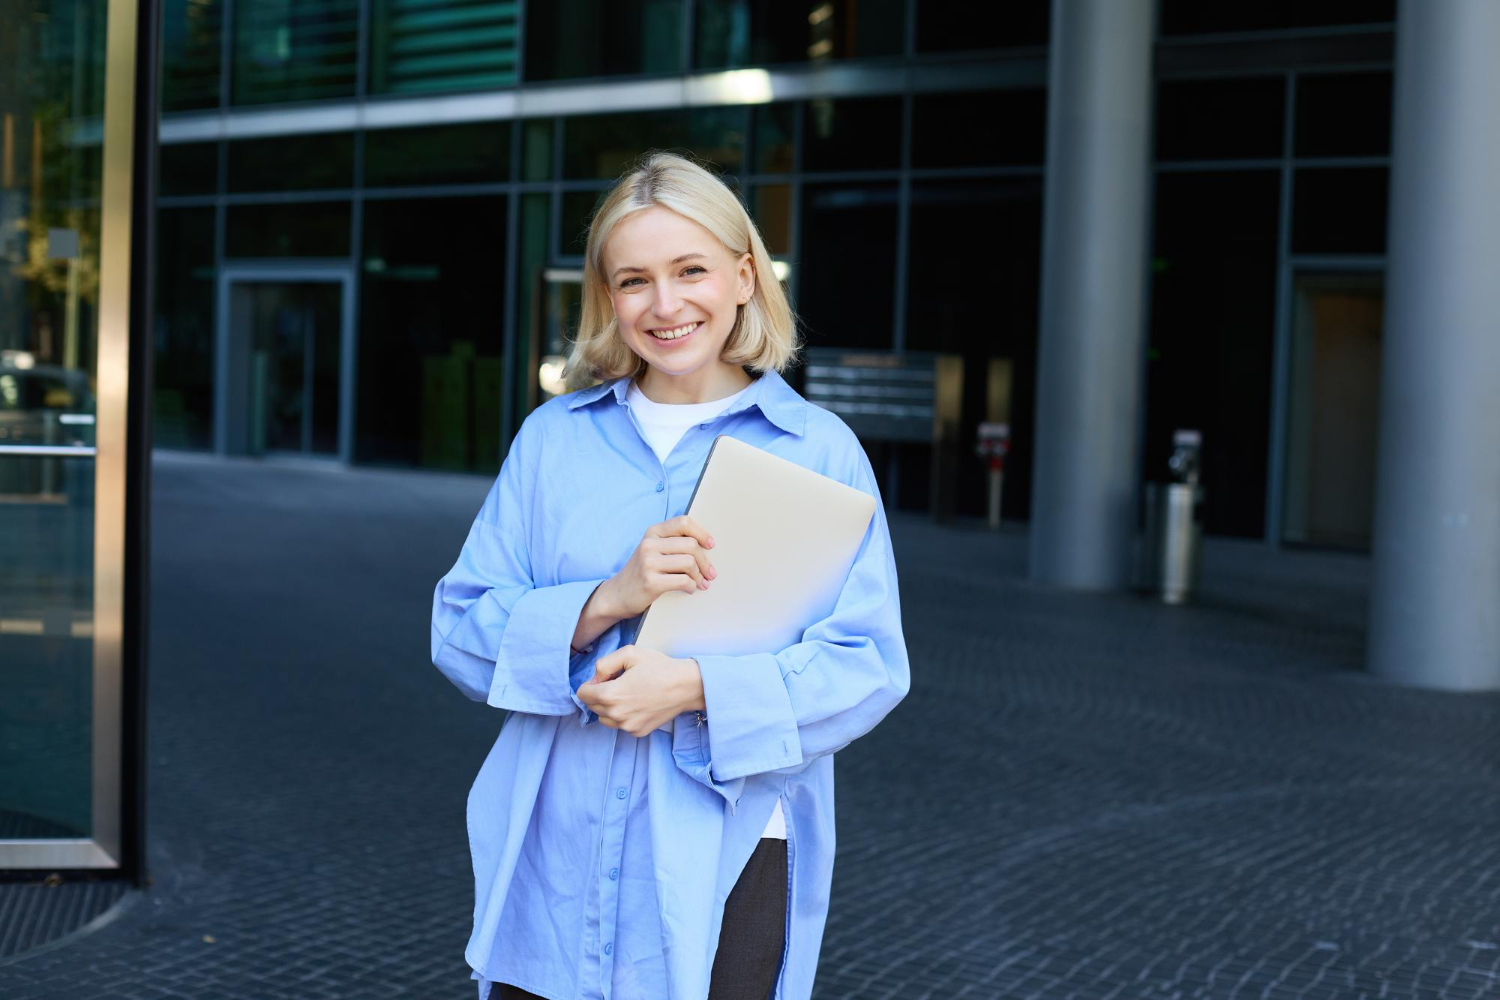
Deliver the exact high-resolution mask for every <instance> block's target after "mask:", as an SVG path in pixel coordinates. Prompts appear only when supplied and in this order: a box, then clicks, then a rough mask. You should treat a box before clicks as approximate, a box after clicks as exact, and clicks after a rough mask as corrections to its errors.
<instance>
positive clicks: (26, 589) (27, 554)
mask: <svg viewBox="0 0 1500 1000" xmlns="http://www.w3.org/2000/svg"><path fill="white" fill-rule="evenodd" d="M105 35H106V33H105V5H104V4H102V3H69V4H63V3H51V4H26V3H22V4H7V5H5V7H4V8H0V619H4V622H5V627H3V628H0V830H4V831H5V832H4V833H3V834H0V836H3V837H5V838H22V839H40V840H50V839H55V838H74V837H79V838H87V837H91V836H92V834H93V832H94V821H95V819H96V818H98V819H105V817H95V816H94V813H93V780H92V779H93V766H92V763H93V760H94V759H95V756H96V755H95V752H94V750H95V739H96V734H95V730H94V718H95V714H94V712H95V704H94V699H95V693H96V692H95V689H94V664H93V656H94V645H93V634H94V629H93V625H94V622H93V603H94V575H93V569H94V515H95V510H94V463H93V460H92V458H90V457H85V456H34V455H27V454H24V453H22V452H18V451H16V450H15V449H16V447H17V446H22V447H24V446H28V445H55V446H61V447H67V446H73V445H79V444H81V445H86V446H92V445H94V444H95V443H96V440H97V438H96V436H95V433H94V431H95V424H94V420H95V418H96V417H97V413H96V407H95V404H94V393H95V389H96V385H97V374H98V351H97V347H98V328H99V314H98V309H97V306H96V303H97V302H98V301H99V293H100V287H99V235H100V226H99V222H100V213H99V210H98V200H99V193H100V186H101V176H102V173H101V166H102V163H103V159H102V153H103V150H102V148H101V147H100V146H99V145H97V144H95V145H81V144H79V145H75V143H74V141H73V131H74V129H75V128H76V127H77V126H79V125H87V122H88V119H89V118H90V117H91V116H94V115H97V114H99V113H100V110H101V108H102V106H103V83H104V78H103V72H102V70H103V66H104V47H105ZM106 133H107V130H106ZM125 141H126V142H127V143H128V142H129V141H130V140H129V138H128V137H126V140H125ZM115 235H116V237H117V238H118V237H119V236H121V235H122V234H121V233H118V232H117V233H116V234H115ZM123 235H125V236H128V232H126V233H124V234H123ZM120 374H121V373H112V375H113V377H119V376H120ZM118 568H119V567H114V569H118ZM112 721H113V722H114V723H118V722H119V721H120V720H119V718H118V716H117V717H116V718H115V719H114V720H112ZM110 728H113V727H110ZM108 732H109V728H107V729H106V730H104V731H103V732H102V733H100V734H99V738H101V739H102V738H103V736H104V735H106V734H107V733H108ZM101 749H102V750H103V751H104V752H105V753H107V754H110V755H112V756H113V755H118V753H119V751H120V747H119V745H115V746H110V745H108V744H104V745H103V746H102V747H101ZM113 819H114V820H115V821H118V820H119V819H120V817H119V816H118V815H117V816H115V817H113ZM35 863H37V864H40V863H41V862H40V861H37V862H35ZM48 863H49V864H50V863H51V862H48Z"/></svg>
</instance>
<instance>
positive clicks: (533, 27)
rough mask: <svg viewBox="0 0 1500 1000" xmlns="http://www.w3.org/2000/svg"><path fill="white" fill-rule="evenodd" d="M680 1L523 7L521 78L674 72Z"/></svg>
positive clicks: (570, 0)
mask: <svg viewBox="0 0 1500 1000" xmlns="http://www.w3.org/2000/svg"><path fill="white" fill-rule="evenodd" d="M685 9H686V8H685V5H684V4H683V3H682V2H681V0H635V2H632V3H620V2H618V0H549V2H547V3H531V4H527V6H526V78H527V79H528V80H567V79H577V78H580V77H590V76H623V75H626V74H636V73H679V72H681V71H682V70H684V69H686V66H684V65H683V49H682V39H683V31H684V28H683V14H684V11H685Z"/></svg>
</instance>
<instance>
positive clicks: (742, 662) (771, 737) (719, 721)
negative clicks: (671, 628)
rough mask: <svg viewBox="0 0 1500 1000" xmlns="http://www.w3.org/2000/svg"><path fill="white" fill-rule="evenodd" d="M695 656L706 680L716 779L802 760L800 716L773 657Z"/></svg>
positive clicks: (710, 749)
mask: <svg viewBox="0 0 1500 1000" xmlns="http://www.w3.org/2000/svg"><path fill="white" fill-rule="evenodd" d="M692 658H693V659H695V660H697V661H698V672H699V674H700V675H701V676H702V678H703V703H704V705H705V706H706V708H705V711H704V714H705V715H706V716H707V717H708V724H707V725H706V726H705V727H704V731H705V733H706V734H707V740H708V755H709V758H710V765H709V767H710V769H711V771H712V777H713V778H716V779H717V780H718V781H730V780H733V779H735V778H742V777H744V776H745V775H748V774H759V773H761V772H763V771H775V770H777V769H779V768H783V767H792V766H794V765H796V764H800V763H802V741H801V739H800V738H799V737H798V735H797V715H796V713H795V712H794V711H793V710H792V699H791V695H789V694H788V693H787V689H786V682H785V681H784V680H782V677H781V662H780V661H779V660H777V659H776V657H775V656H774V655H772V654H770V653H754V654H751V655H748V656H694V657H692ZM695 721H696V720H695Z"/></svg>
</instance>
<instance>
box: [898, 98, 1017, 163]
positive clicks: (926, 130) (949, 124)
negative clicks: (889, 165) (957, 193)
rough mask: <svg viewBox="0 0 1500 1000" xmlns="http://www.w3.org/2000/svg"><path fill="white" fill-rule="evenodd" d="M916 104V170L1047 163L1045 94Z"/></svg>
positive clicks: (916, 100)
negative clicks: (922, 168)
mask: <svg viewBox="0 0 1500 1000" xmlns="http://www.w3.org/2000/svg"><path fill="white" fill-rule="evenodd" d="M912 100H913V107H912V147H911V163H912V166H914V167H989V166H1026V165H1030V164H1036V165H1038V166H1040V165H1041V164H1042V163H1043V162H1044V161H1045V160H1046V154H1047V95H1046V92H1045V91H1041V90H990V91H979V92H970V93H961V94H920V95H918V96H916V97H914V98H913V99H912ZM899 123H900V119H899V118H898V119H896V122H895V125H896V128H897V131H898V132H899Z"/></svg>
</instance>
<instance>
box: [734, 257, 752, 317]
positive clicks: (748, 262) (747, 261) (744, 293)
mask: <svg viewBox="0 0 1500 1000" xmlns="http://www.w3.org/2000/svg"><path fill="white" fill-rule="evenodd" d="M738 276H739V302H740V305H744V304H745V303H746V302H749V301H750V299H751V297H752V296H753V295H754V294H755V258H754V257H752V256H750V251H748V250H747V251H745V252H744V253H743V254H741V255H740V266H739V271H738Z"/></svg>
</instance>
